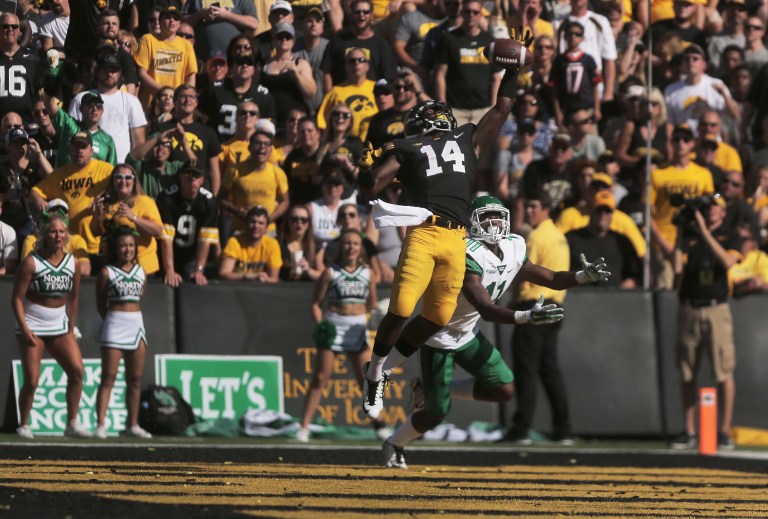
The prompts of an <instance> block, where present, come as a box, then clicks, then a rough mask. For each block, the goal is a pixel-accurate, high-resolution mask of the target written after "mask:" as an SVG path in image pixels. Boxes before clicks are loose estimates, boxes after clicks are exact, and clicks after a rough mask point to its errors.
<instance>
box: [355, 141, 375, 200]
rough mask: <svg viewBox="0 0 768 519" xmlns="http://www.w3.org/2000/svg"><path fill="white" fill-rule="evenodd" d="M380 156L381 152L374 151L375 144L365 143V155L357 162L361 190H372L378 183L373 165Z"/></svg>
mask: <svg viewBox="0 0 768 519" xmlns="http://www.w3.org/2000/svg"><path fill="white" fill-rule="evenodd" d="M377 152H378V153H377ZM379 155H381V150H376V151H374V150H373V144H371V142H370V141H365V144H363V155H362V156H361V157H360V160H358V161H357V167H358V168H359V171H358V177H357V182H358V183H359V184H360V187H361V188H363V189H371V188H372V187H373V186H374V184H375V183H376V179H375V177H374V176H373V163H374V162H375V161H376V158H378V156H379Z"/></svg>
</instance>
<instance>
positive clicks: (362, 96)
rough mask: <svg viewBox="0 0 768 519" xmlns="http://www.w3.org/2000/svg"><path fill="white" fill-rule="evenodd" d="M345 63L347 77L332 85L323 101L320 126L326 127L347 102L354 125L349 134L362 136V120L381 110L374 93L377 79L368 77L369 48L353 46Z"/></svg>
mask: <svg viewBox="0 0 768 519" xmlns="http://www.w3.org/2000/svg"><path fill="white" fill-rule="evenodd" d="M344 67H345V69H344V70H345V72H346V77H345V81H344V82H343V83H341V84H339V85H336V86H334V87H333V88H331V89H330V90H329V91H328V93H326V94H325V97H324V98H323V102H322V103H321V104H320V109H319V110H318V111H317V127H318V128H319V129H321V130H324V129H325V127H326V126H327V125H328V124H329V122H328V121H329V119H330V116H331V112H332V111H333V110H334V108H335V107H336V105H338V104H344V105H346V106H348V107H349V108H350V110H351V112H352V129H351V130H350V132H349V134H350V135H351V136H352V137H360V123H362V122H363V120H365V119H367V118H369V117H372V116H373V115H374V114H376V113H377V112H378V111H379V110H378V108H377V107H376V98H375V96H374V95H373V87H374V86H375V85H376V83H375V82H373V81H371V80H370V79H367V74H368V68H369V67H370V60H369V59H368V53H367V52H366V50H365V49H361V48H359V47H356V48H354V49H351V50H350V51H349V52H348V53H347V56H346V57H345V58H344Z"/></svg>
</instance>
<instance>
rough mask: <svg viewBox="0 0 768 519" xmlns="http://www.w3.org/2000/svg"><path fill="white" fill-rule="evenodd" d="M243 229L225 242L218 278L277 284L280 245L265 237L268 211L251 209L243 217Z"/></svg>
mask: <svg viewBox="0 0 768 519" xmlns="http://www.w3.org/2000/svg"><path fill="white" fill-rule="evenodd" d="M245 222H246V229H245V231H243V232H242V233H240V234H238V235H237V236H233V237H231V238H230V239H229V240H228V241H227V245H226V247H224V252H223V253H222V256H221V264H220V266H219V277H220V278H222V279H231V280H247V281H256V282H258V283H277V281H278V279H279V278H278V276H279V274H280V267H282V266H283V258H282V256H281V254H280V244H279V243H278V242H277V240H276V239H274V238H272V237H271V236H267V235H266V232H267V226H268V225H269V211H268V210H267V209H266V208H264V207H262V206H258V205H257V206H255V207H251V208H250V209H249V210H248V212H247V213H246V215H245Z"/></svg>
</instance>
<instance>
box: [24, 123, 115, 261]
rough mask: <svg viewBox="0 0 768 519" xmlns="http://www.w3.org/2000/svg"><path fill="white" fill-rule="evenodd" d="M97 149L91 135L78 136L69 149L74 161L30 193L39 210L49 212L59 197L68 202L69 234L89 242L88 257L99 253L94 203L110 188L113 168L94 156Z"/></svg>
mask: <svg viewBox="0 0 768 519" xmlns="http://www.w3.org/2000/svg"><path fill="white" fill-rule="evenodd" d="M62 112H63V111H62ZM93 148H94V146H93V140H92V138H91V135H90V134H89V133H88V132H82V131H81V132H77V133H75V134H74V135H73V136H72V138H71V144H70V145H69V150H68V152H69V155H71V158H72V162H70V163H69V164H65V165H64V166H61V167H60V168H56V169H54V170H53V172H52V173H51V174H50V175H48V176H47V177H45V178H44V179H43V180H41V181H40V182H39V183H38V184H37V185H36V186H35V187H33V188H32V192H31V193H30V194H31V196H32V200H33V201H34V204H35V206H36V207H37V208H38V210H39V211H45V210H47V208H48V201H49V200H53V199H55V198H60V199H62V200H64V201H65V202H66V203H67V205H68V206H69V232H70V233H74V234H79V235H80V236H82V237H83V239H85V244H86V247H87V249H88V254H98V252H99V238H98V237H97V236H94V235H93V232H92V231H91V226H90V222H91V219H92V218H93V211H92V206H93V201H94V199H95V198H96V196H97V195H98V194H99V193H102V192H103V191H104V190H105V189H106V186H107V182H108V181H109V177H110V175H111V174H112V169H113V166H112V164H110V163H108V162H104V161H101V160H98V159H96V158H94V157H93V155H94V149H93Z"/></svg>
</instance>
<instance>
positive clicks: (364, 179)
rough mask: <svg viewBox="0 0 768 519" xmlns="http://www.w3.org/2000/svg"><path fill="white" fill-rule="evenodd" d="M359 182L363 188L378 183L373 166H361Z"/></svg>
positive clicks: (371, 186)
mask: <svg viewBox="0 0 768 519" xmlns="http://www.w3.org/2000/svg"><path fill="white" fill-rule="evenodd" d="M357 183H358V184H359V185H360V187H361V188H363V189H371V188H373V186H375V185H376V177H375V176H374V174H373V168H364V167H361V168H360V173H358V175H357Z"/></svg>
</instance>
